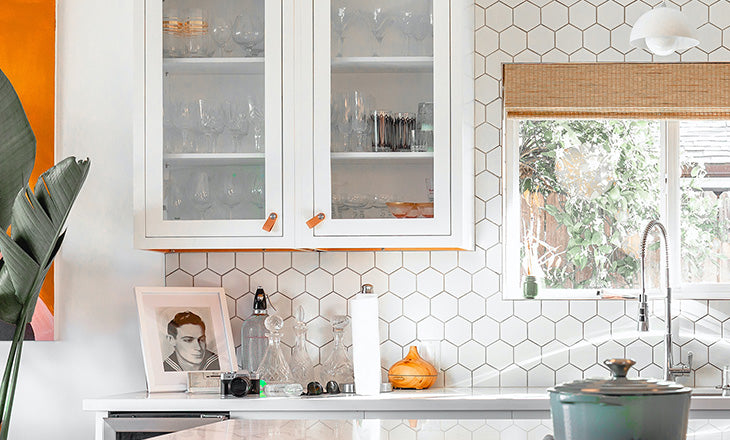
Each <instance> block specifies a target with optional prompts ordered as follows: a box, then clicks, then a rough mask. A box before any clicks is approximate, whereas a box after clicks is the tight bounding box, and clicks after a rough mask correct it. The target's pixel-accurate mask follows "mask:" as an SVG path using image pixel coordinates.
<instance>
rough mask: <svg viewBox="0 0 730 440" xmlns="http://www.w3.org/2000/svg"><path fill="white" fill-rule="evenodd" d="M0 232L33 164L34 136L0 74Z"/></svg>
mask: <svg viewBox="0 0 730 440" xmlns="http://www.w3.org/2000/svg"><path fill="white" fill-rule="evenodd" d="M0 158H2V159H0V176H2V185H0V230H2V231H5V230H7V228H8V225H9V224H10V217H11V214H12V210H13V203H14V201H15V196H16V195H17V194H18V191H20V189H21V188H23V186H25V185H26V184H27V183H28V179H29V178H30V173H31V171H32V170H33V163H34V162H35V135H34V134H33V130H31V128H30V123H29V122H28V118H27V117H26V116H25V110H23V106H22V104H21V103H20V99H18V95H17V93H15V89H14V88H13V85H12V84H10V81H9V80H8V78H7V77H6V76H5V74H4V73H3V72H2V71H0Z"/></svg>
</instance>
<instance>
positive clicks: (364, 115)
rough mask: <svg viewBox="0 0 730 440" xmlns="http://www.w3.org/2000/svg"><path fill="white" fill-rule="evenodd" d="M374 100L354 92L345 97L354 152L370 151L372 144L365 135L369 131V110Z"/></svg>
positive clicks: (359, 92) (356, 91)
mask: <svg viewBox="0 0 730 440" xmlns="http://www.w3.org/2000/svg"><path fill="white" fill-rule="evenodd" d="M373 101H374V99H373V98H372V97H371V96H368V95H366V94H365V93H363V92H361V91H358V90H355V91H354V92H351V93H349V94H348V95H347V97H346V101H345V106H346V107H349V109H350V111H349V118H350V128H351V129H352V133H353V135H354V136H355V145H354V146H353V147H352V148H351V149H354V151H370V150H371V147H372V143H371V142H369V139H368V137H367V134H368V133H369V129H370V108H371V106H372V102H373Z"/></svg>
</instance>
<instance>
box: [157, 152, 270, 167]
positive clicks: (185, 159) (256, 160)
mask: <svg viewBox="0 0 730 440" xmlns="http://www.w3.org/2000/svg"><path fill="white" fill-rule="evenodd" d="M164 161H165V164H168V165H177V166H180V165H187V166H208V165H258V164H261V165H263V163H264V153H180V154H165V156H164Z"/></svg>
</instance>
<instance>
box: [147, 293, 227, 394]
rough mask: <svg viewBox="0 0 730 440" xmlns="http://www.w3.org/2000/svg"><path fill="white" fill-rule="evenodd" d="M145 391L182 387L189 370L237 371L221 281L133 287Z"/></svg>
mask: <svg viewBox="0 0 730 440" xmlns="http://www.w3.org/2000/svg"><path fill="white" fill-rule="evenodd" d="M135 291H136V295H137V308H138V311H139V323H140V336H141V339H142V354H143V356H144V363H145V373H146V375H147V388H148V390H149V391H151V392H154V391H182V390H185V387H186V383H187V373H188V372H189V371H235V370H236V352H235V346H234V345H233V337H232V334H231V322H230V320H229V317H228V306H227V300H226V295H225V291H224V290H223V288H220V287H137V288H135Z"/></svg>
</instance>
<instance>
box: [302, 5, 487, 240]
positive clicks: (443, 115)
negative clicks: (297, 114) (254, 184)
mask: <svg viewBox="0 0 730 440" xmlns="http://www.w3.org/2000/svg"><path fill="white" fill-rule="evenodd" d="M313 7H314V13H313V16H314V26H313V41H314V44H313V53H314V66H313V68H314V69H313V70H314V75H313V84H314V86H313V88H314V92H313V94H314V98H313V105H314V115H315V117H314V147H313V163H314V175H313V181H314V193H313V198H314V206H313V214H314V215H315V216H316V215H317V214H319V213H322V214H324V220H323V221H322V222H320V223H319V224H317V225H316V226H315V227H314V228H313V236H314V237H315V244H318V245H320V246H317V247H332V245H337V243H340V241H339V240H338V239H337V237H344V236H347V237H367V238H365V239H363V240H362V242H361V243H358V241H357V240H355V241H349V243H351V246H353V247H362V246H363V245H366V244H367V243H370V244H372V246H373V247H439V243H441V244H442V245H443V246H448V244H449V243H454V240H450V239H449V238H448V237H453V231H454V224H453V220H454V216H453V215H452V214H453V213H454V211H453V210H454V208H455V206H454V196H456V193H455V192H454V191H456V192H458V193H459V194H460V193H461V191H462V190H463V188H461V187H459V188H454V181H453V177H455V176H454V175H453V170H454V166H460V165H462V163H461V161H462V159H463V158H462V156H461V154H453V153H454V148H461V145H458V146H454V145H453V142H452V129H453V127H452V119H451V116H452V110H454V109H452V98H454V97H453V96H452V87H451V83H452V71H451V65H452V63H451V61H452V58H451V43H452V38H451V31H450V26H451V22H450V16H451V9H452V2H451V1H446V0H444V1H441V0H322V1H319V0H317V1H314V5H313ZM458 110H459V111H461V108H459V109H458ZM469 111H471V110H469ZM456 128H457V130H459V129H460V127H458V126H457V127H456ZM470 147H473V145H472V146H470ZM458 153H461V152H460V151H459V152H458ZM454 161H459V163H458V164H457V163H454ZM458 203H459V206H458V208H459V209H461V208H463V206H461V200H459V201H458ZM469 212H471V211H469ZM461 217H462V216H461V215H460V216H459V217H458V218H459V219H460V218H461ZM471 226H472V227H473V222H472V225H471ZM327 237H331V238H332V239H331V240H328V239H327ZM418 237H429V239H428V240H425V241H424V240H421V241H419V239H418ZM435 237H443V238H444V239H443V240H441V241H439V240H436V241H434V240H433V239H434V238H435ZM372 238H375V241H372ZM396 242H397V243H398V244H396ZM434 244H436V246H434ZM337 247H342V246H337ZM345 247H347V245H346V244H345ZM453 247H459V246H453Z"/></svg>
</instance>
